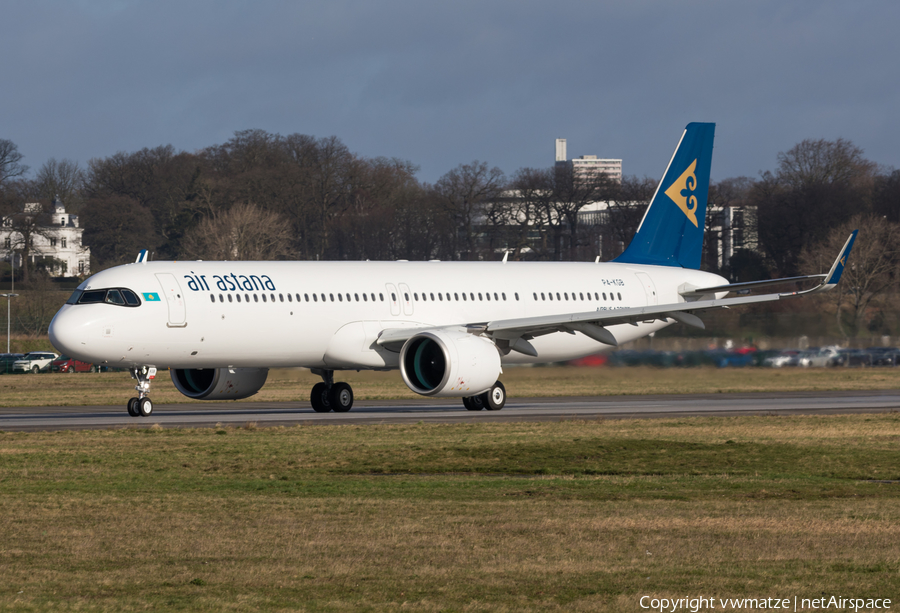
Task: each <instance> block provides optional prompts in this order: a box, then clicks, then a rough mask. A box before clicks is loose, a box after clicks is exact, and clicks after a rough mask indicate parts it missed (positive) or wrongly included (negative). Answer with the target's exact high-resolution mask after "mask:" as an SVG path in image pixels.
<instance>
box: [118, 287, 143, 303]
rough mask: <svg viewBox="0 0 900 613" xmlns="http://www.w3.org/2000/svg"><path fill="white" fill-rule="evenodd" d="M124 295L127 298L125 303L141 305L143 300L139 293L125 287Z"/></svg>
mask: <svg viewBox="0 0 900 613" xmlns="http://www.w3.org/2000/svg"><path fill="white" fill-rule="evenodd" d="M122 296H123V297H124V298H125V304H127V305H128V306H140V305H141V301H140V300H139V299H138V297H137V295H136V294H135V293H134V292H133V291H131V290H130V289H123V290H122Z"/></svg>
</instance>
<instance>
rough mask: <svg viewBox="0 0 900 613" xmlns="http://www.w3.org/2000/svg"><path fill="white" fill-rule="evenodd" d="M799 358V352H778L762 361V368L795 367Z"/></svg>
mask: <svg viewBox="0 0 900 613" xmlns="http://www.w3.org/2000/svg"><path fill="white" fill-rule="evenodd" d="M799 356H800V352H799V351H794V350H789V351H780V352H778V353H776V354H775V355H772V356H769V357H767V358H766V359H765V360H763V366H772V367H774V368H782V367H784V366H796V365H797V364H798V363H799Z"/></svg>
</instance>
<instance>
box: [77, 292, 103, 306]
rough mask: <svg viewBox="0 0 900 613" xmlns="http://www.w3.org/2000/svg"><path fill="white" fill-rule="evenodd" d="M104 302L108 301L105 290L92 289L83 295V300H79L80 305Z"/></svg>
mask: <svg viewBox="0 0 900 613" xmlns="http://www.w3.org/2000/svg"><path fill="white" fill-rule="evenodd" d="M104 300H106V290H105V289H92V290H90V291H87V292H83V293H82V294H81V298H79V299H78V304H94V303H96V302H103V301H104Z"/></svg>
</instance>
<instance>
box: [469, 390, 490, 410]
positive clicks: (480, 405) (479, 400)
mask: <svg viewBox="0 0 900 613" xmlns="http://www.w3.org/2000/svg"><path fill="white" fill-rule="evenodd" d="M466 400H468V401H469V402H468V404H466ZM485 401H486V398H485V395H484V394H478V395H477V396H469V397H468V398H464V399H463V404H465V405H466V408H467V409H469V410H470V411H481V410H482V409H484V404H485Z"/></svg>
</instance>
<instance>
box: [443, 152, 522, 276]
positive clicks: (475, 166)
mask: <svg viewBox="0 0 900 613" xmlns="http://www.w3.org/2000/svg"><path fill="white" fill-rule="evenodd" d="M505 183H506V179H505V177H504V175H503V171H502V170H500V169H499V168H496V167H495V168H488V165H487V162H479V161H477V160H476V161H474V162H472V163H471V164H460V165H459V166H457V167H456V168H454V169H453V170H451V171H450V172H448V173H447V174H445V175H444V176H443V177H441V178H440V179H438V182H437V183H435V185H434V187H433V191H434V194H435V196H436V197H437V200H438V202H440V203H441V206H442V208H443V209H444V211H445V212H446V213H447V215H449V216H450V217H451V219H453V221H454V223H455V224H456V227H457V228H458V231H459V232H460V233H461V234H462V240H461V241H460V244H459V246H458V248H457V249H456V251H457V253H458V254H459V255H458V257H459V259H462V260H472V259H475V258H476V256H477V254H476V245H475V238H476V237H475V227H476V224H477V222H478V221H479V219H480V218H481V217H482V215H483V213H484V208H485V206H486V205H487V204H489V203H491V202H493V201H495V200H497V199H498V198H500V196H501V192H502V191H503V188H504V187H505Z"/></svg>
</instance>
